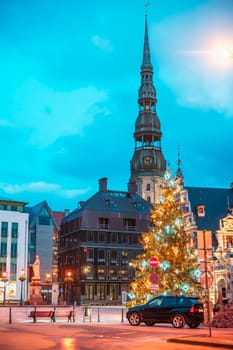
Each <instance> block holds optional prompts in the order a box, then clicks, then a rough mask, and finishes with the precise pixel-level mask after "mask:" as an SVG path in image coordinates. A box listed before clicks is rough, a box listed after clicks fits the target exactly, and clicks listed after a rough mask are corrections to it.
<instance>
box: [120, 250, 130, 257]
mask: <svg viewBox="0 0 233 350" xmlns="http://www.w3.org/2000/svg"><path fill="white" fill-rule="evenodd" d="M121 256H122V258H123V259H127V258H128V251H127V250H122V252H121Z"/></svg>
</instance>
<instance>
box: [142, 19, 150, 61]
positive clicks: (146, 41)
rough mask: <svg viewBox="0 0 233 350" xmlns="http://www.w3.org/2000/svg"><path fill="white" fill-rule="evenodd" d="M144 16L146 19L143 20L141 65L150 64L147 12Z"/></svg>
mask: <svg viewBox="0 0 233 350" xmlns="http://www.w3.org/2000/svg"><path fill="white" fill-rule="evenodd" d="M145 17H146V20H145V35H144V48H143V58H142V66H151V59H150V45H149V38H148V26H147V14H145Z"/></svg>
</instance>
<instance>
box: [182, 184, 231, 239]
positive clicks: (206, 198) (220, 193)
mask: <svg viewBox="0 0 233 350" xmlns="http://www.w3.org/2000/svg"><path fill="white" fill-rule="evenodd" d="M186 189H187V190H188V194H189V200H190V203H191V208H192V211H193V213H194V216H195V221H196V224H197V227H198V229H199V230H204V229H205V230H211V231H212V232H213V233H215V232H216V231H217V230H218V229H219V220H220V219H222V218H224V217H225V216H226V214H227V213H228V210H229V208H233V190H232V189H230V188H209V187H186ZM199 205H204V206H205V216H204V217H198V215H197V206H199Z"/></svg>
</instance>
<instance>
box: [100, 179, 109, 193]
mask: <svg viewBox="0 0 233 350" xmlns="http://www.w3.org/2000/svg"><path fill="white" fill-rule="evenodd" d="M107 185H108V179H107V178H106V177H103V178H102V179H99V192H107Z"/></svg>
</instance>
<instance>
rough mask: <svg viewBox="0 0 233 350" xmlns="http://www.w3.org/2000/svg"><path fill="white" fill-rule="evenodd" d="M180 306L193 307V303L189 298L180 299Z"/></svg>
mask: <svg viewBox="0 0 233 350" xmlns="http://www.w3.org/2000/svg"><path fill="white" fill-rule="evenodd" d="M179 304H180V305H185V306H189V305H192V302H191V301H190V299H188V298H180V302H179Z"/></svg>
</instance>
